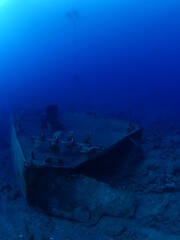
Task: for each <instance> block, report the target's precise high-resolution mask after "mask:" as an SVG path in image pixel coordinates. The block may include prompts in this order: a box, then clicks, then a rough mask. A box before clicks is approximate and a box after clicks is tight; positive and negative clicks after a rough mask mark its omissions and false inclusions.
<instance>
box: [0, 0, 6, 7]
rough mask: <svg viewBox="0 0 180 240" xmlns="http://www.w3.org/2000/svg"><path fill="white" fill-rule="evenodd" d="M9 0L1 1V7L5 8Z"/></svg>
mask: <svg viewBox="0 0 180 240" xmlns="http://www.w3.org/2000/svg"><path fill="white" fill-rule="evenodd" d="M7 1H8V0H0V7H2V6H4V5H5V4H6V3H7Z"/></svg>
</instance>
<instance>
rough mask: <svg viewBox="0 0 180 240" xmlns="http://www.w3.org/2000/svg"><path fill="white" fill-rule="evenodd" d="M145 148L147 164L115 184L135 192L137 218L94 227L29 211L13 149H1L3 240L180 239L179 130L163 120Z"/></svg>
mask: <svg viewBox="0 0 180 240" xmlns="http://www.w3.org/2000/svg"><path fill="white" fill-rule="evenodd" d="M142 149H143V155H144V157H143V159H142V160H141V161H140V162H136V163H129V164H130V165H129V167H128V168H127V165H126V169H124V171H122V169H121V171H120V174H119V175H117V176H116V178H115V179H113V181H114V182H113V183H112V184H114V185H116V187H117V188H119V189H124V190H128V191H131V192H133V193H135V197H136V206H135V213H134V215H133V216H132V217H131V218H130V219H126V218H113V217H108V216H104V217H102V218H101V220H100V221H99V222H98V223H97V224H95V225H93V226H85V225H83V224H79V223H77V222H70V221H67V220H63V219H59V218H55V217H50V216H46V215H44V214H42V213H41V212H39V211H37V210H36V209H33V208H31V207H29V206H28V205H27V203H26V201H25V200H24V199H23V197H22V195H21V191H20V188H19V185H18V182H17V180H16V176H15V174H14V171H13V164H12V162H11V154H10V153H11V152H10V148H6V149H4V148H3V149H1V150H0V152H1V154H0V239H1V240H11V239H12V240H18V239H24V240H33V239H35V240H48V239H49V240H50V239H51V240H53V239H54V240H59V239H61V240H75V239H76V240H77V239H80V240H81V239H94V240H95V239H99V240H100V239H101V240H106V239H107V240H110V239H111V240H112V239H114V240H118V239H119V240H120V239H131V240H133V239H137V240H138V239H146V240H153V239H163V240H166V239H167V240H176V239H180V126H178V125H177V124H176V123H172V122H171V123H170V122H168V123H167V122H163V121H158V122H154V123H152V124H151V125H149V126H147V127H146V128H145V129H144V136H143V140H142ZM131 164H133V167H132V166H131ZM120 167H121V166H120Z"/></svg>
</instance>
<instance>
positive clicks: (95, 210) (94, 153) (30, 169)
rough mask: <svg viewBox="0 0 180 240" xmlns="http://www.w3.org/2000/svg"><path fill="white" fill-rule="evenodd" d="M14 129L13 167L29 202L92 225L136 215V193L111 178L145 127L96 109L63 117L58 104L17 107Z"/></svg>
mask: <svg viewBox="0 0 180 240" xmlns="http://www.w3.org/2000/svg"><path fill="white" fill-rule="evenodd" d="M11 127H12V130H11V133H12V134H11V142H12V158H13V162H14V167H15V171H16V175H17V178H18V181H19V183H20V186H21V189H22V193H23V195H24V198H25V199H26V200H27V202H28V203H29V205H31V206H33V207H35V208H38V209H40V210H42V211H43V212H44V213H46V214H50V215H53V216H56V217H63V218H66V219H69V220H74V221H79V222H85V223H88V224H93V223H95V222H97V221H98V220H99V219H100V218H101V217H102V216H103V215H112V216H115V217H131V216H132V215H133V214H134V204H135V203H134V201H135V199H134V196H133V193H130V192H126V191H123V190H120V189H118V188H116V187H114V186H113V184H112V181H110V180H109V179H112V176H113V175H114V174H115V173H116V171H117V169H118V168H120V167H121V163H122V162H123V161H124V159H125V158H126V156H127V155H128V154H130V153H131V152H132V149H134V148H137V147H139V141H140V139H141V135H142V128H141V127H139V126H138V125H136V124H134V123H132V122H131V121H121V120H119V119H112V118H108V117H104V116H100V115H98V114H96V113H95V112H86V113H80V112H65V113H61V114H60V116H58V108H57V106H56V105H49V106H48V107H47V108H46V110H45V112H44V113H40V112H33V111H22V110H21V111H15V113H14V114H13V117H12V121H11ZM133 154H135V152H134V151H133Z"/></svg>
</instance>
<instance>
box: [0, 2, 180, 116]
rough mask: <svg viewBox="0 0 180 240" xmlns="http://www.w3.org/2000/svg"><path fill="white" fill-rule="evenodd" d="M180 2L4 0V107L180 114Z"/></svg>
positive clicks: (0, 86)
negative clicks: (50, 106)
mask: <svg viewBox="0 0 180 240" xmlns="http://www.w3.org/2000/svg"><path fill="white" fill-rule="evenodd" d="M179 29H180V3H179V1H178V0H171V1H169V0H146V1H144V0H113V1H110V0H91V1H90V0H62V1H57V0H54V1H50V0H44V1H42V0H31V1H24V0H16V1H15V0H0V92H1V94H0V105H1V108H7V107H9V106H10V107H11V106H12V105H13V106H14V105H18V104H23V105H26V104H31V103H32V102H33V101H34V102H36V103H38V104H39V105H41V104H42V105H45V104H46V103H49V102H56V103H58V104H59V105H60V106H62V108H64V107H65V108H67V107H69V108H70V107H72V106H73V108H77V109H78V108H83V109H88V108H91V109H93V110H97V111H100V112H105V113H110V114H111V113H112V114H116V115H119V114H121V113H122V112H124V111H125V109H126V108H130V109H131V111H132V112H133V114H134V116H136V117H137V118H139V119H143V118H144V119H146V120H147V119H149V118H150V119H152V118H157V117H160V116H161V117H163V118H164V117H165V118H166V117H167V116H172V115H173V116H176V115H179V103H180V100H179V91H180V82H179V81H180V44H179V42H180V31H179Z"/></svg>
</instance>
